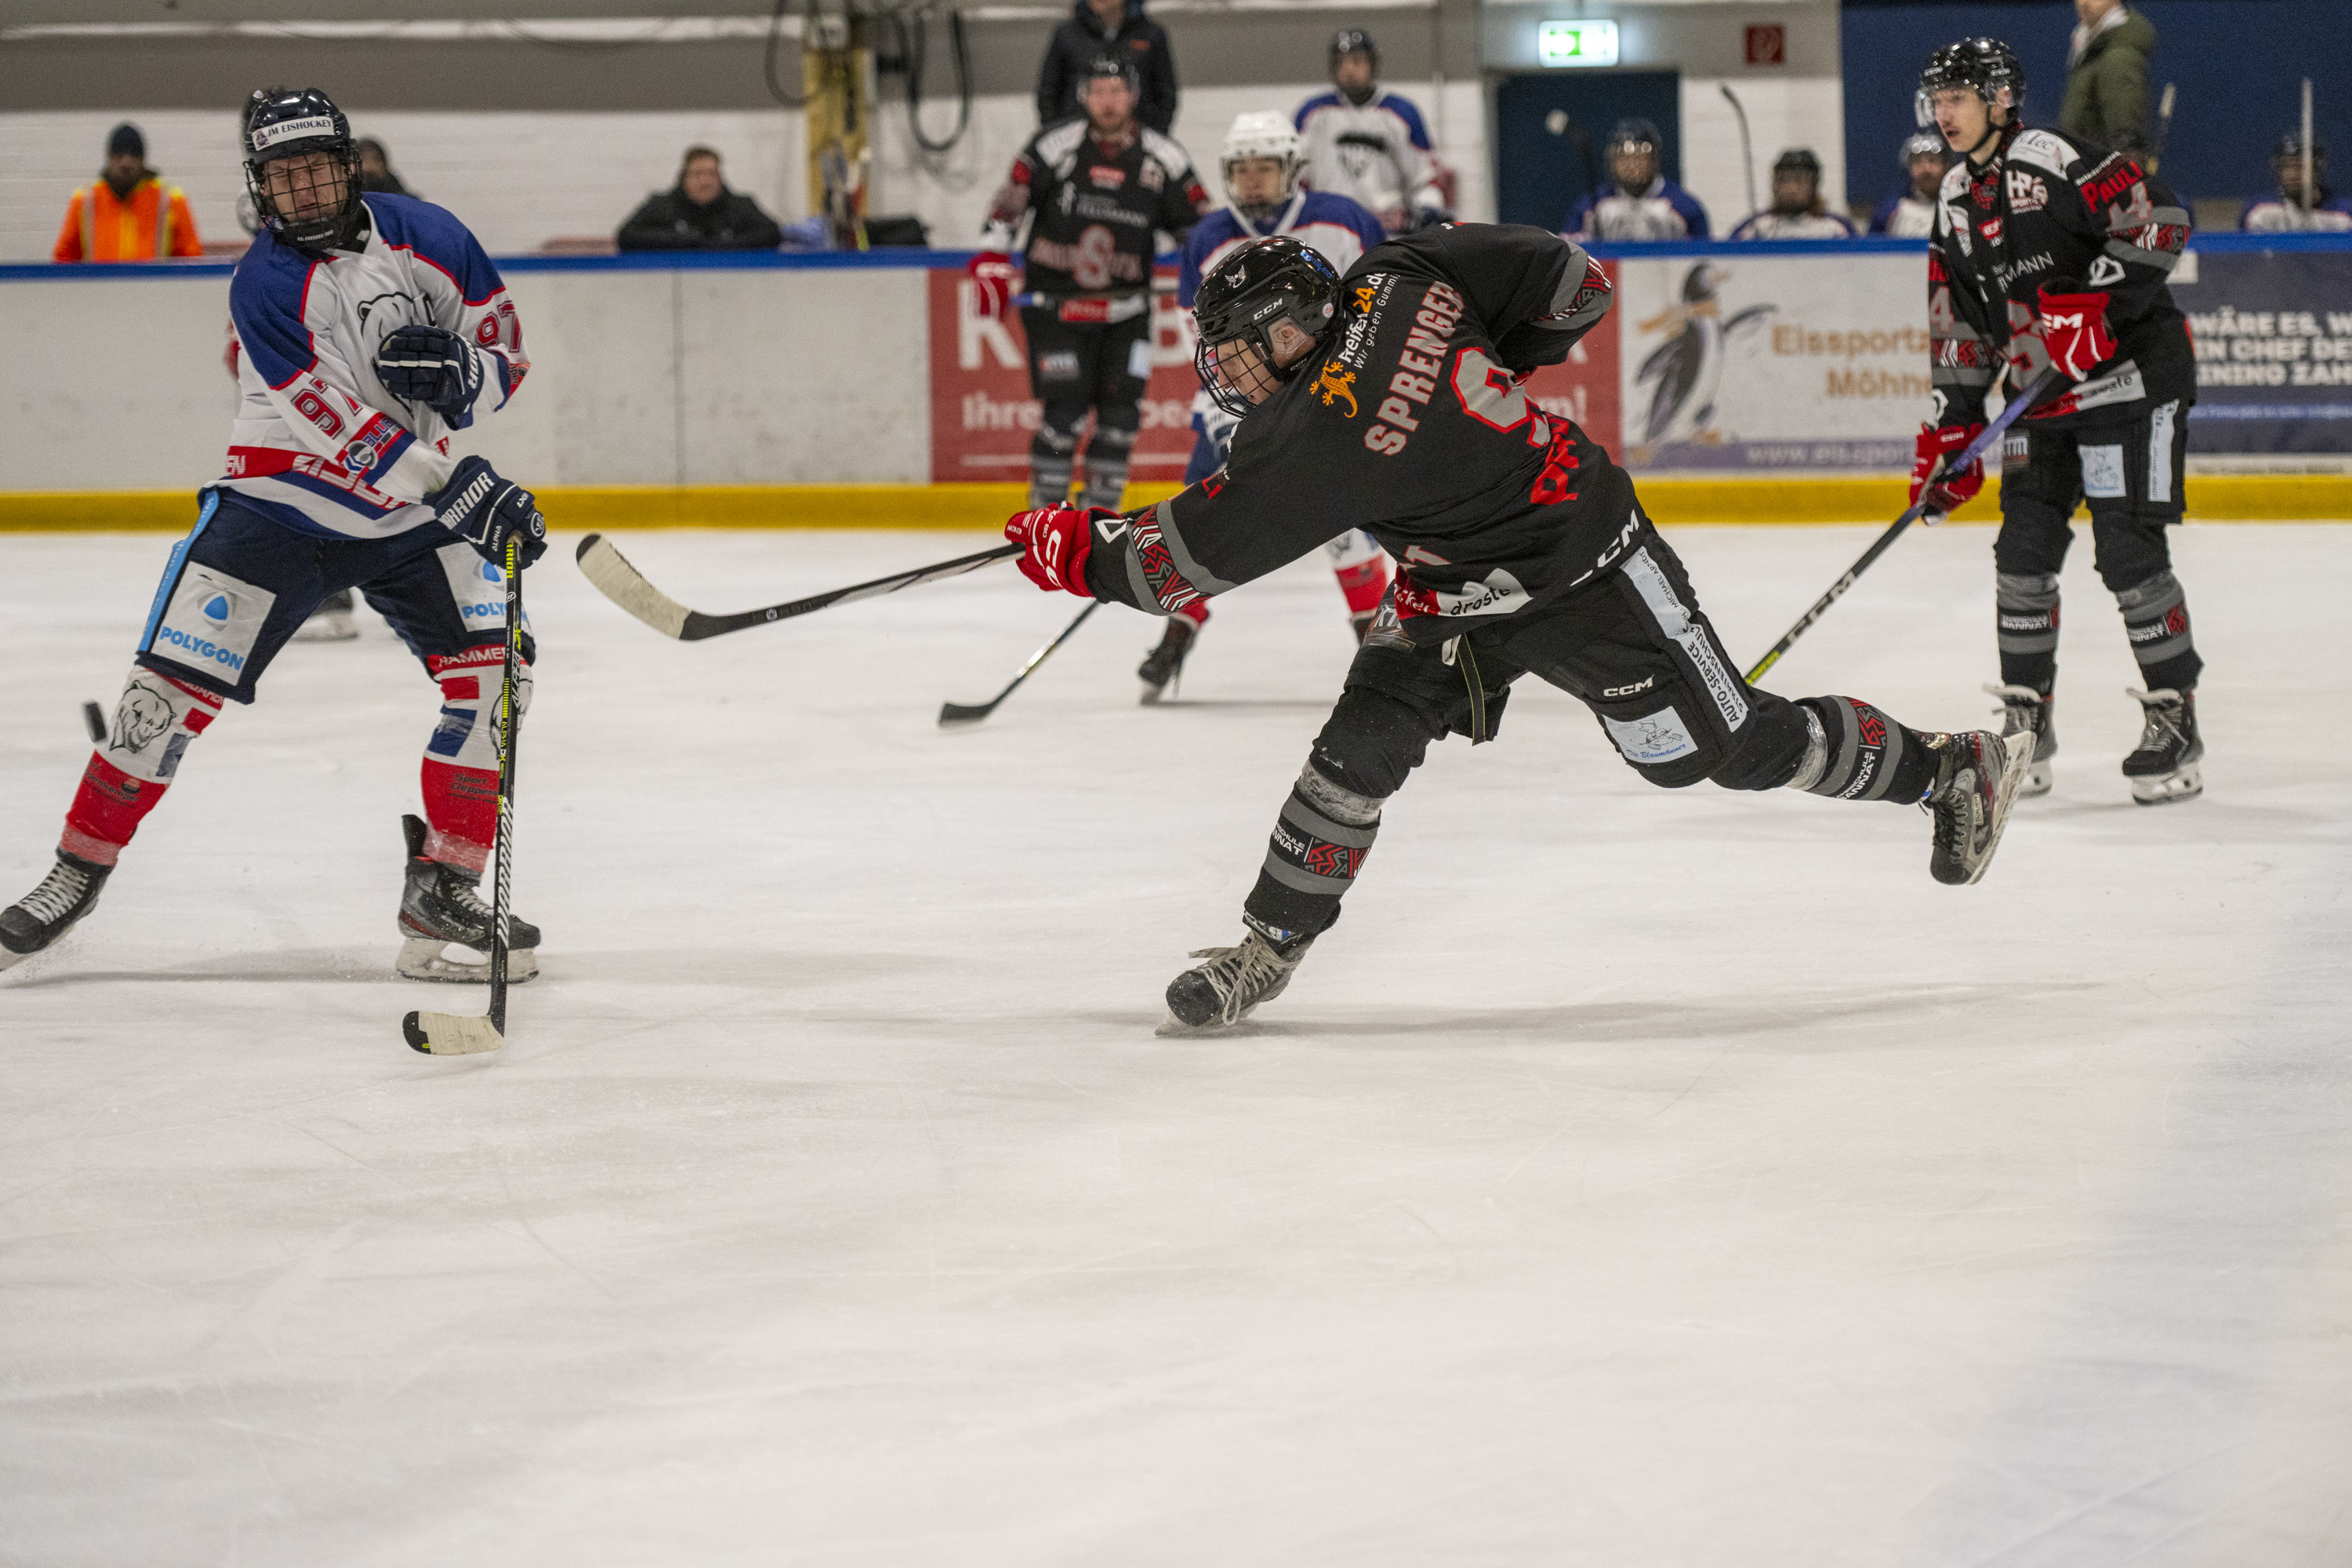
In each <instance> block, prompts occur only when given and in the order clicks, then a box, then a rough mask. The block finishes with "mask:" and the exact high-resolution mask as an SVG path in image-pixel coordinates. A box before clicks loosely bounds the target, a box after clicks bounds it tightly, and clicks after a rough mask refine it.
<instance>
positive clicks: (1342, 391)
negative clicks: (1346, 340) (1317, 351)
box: [1315, 360, 1356, 419]
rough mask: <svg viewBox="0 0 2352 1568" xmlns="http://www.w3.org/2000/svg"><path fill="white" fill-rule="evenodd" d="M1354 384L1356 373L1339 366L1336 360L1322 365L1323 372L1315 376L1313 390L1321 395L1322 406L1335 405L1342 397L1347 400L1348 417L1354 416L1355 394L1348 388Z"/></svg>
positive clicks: (1329, 406)
mask: <svg viewBox="0 0 2352 1568" xmlns="http://www.w3.org/2000/svg"><path fill="white" fill-rule="evenodd" d="M1355 384H1356V373H1355V372H1354V371H1352V370H1346V369H1343V368H1341V366H1340V364H1339V361H1338V360H1333V361H1331V362H1330V363H1328V364H1326V365H1324V367H1323V374H1321V375H1318V376H1317V377H1316V378H1315V390H1316V391H1317V392H1319V393H1321V394H1322V395H1323V406H1324V407H1326V408H1331V407H1336V406H1337V405H1338V403H1339V399H1340V398H1342V397H1344V398H1346V399H1347V400H1348V417H1349V418H1350V419H1353V418H1354V417H1355V416H1356V395H1355V394H1354V393H1353V392H1351V391H1349V388H1350V387H1352V386H1354V385H1355Z"/></svg>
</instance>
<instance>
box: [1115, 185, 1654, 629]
mask: <svg viewBox="0 0 2352 1568" xmlns="http://www.w3.org/2000/svg"><path fill="white" fill-rule="evenodd" d="M1610 299H1611V296H1610V289H1609V283H1608V280H1607V279H1606V278H1605V277H1604V276H1603V274H1602V272H1601V268H1600V267H1599V266H1598V265H1597V264H1595V263H1594V262H1593V261H1592V260H1591V258H1590V257H1588V256H1587V255H1586V254H1585V253H1584V252H1583V250H1582V249H1580V247H1577V246H1575V245H1573V244H1571V243H1570V242H1569V241H1567V240H1564V239H1562V238H1560V237H1559V236H1558V235H1556V234H1553V233H1551V232H1550V231H1549V230H1548V229H1540V228H1528V227H1520V226H1498V225H1492V224H1463V225H1452V226H1445V227H1443V228H1434V229H1425V230H1423V231H1421V232H1419V233H1415V234H1411V235H1407V236H1404V237H1401V238H1398V239H1394V240H1391V241H1390V242H1389V243H1387V244H1385V245H1381V246H1379V247H1374V248H1373V249H1372V250H1371V251H1370V252H1368V253H1367V254H1366V255H1365V256H1364V258H1362V259H1361V260H1360V261H1359V262H1358V263H1357V264H1356V265H1355V266H1354V267H1353V268H1350V269H1349V272H1348V274H1347V276H1346V277H1345V278H1344V279H1342V280H1341V282H1340V287H1339V317H1338V320H1337V322H1336V324H1335V325H1334V326H1333V327H1332V329H1331V330H1330V331H1328V332H1327V333H1325V335H1324V336H1323V339H1322V341H1321V342H1320V344H1319V346H1318V352H1317V353H1316V354H1315V355H1314V356H1313V357H1312V358H1310V359H1308V360H1307V362H1306V363H1305V364H1304V365H1303V366H1302V367H1301V369H1300V370H1299V372H1298V374H1297V375H1295V376H1294V377H1293V378H1292V379H1291V380H1290V381H1288V382H1286V383H1285V384H1283V386H1282V387H1281V389H1280V390H1278V391H1277V392H1276V394H1275V395H1273V396H1272V397H1271V398H1269V399H1268V400H1267V401H1266V402H1265V403H1263V404H1261V405H1258V406H1257V407H1255V408H1254V409H1252V410H1251V411H1250V412H1249V415H1248V416H1247V417H1245V418H1244V419H1243V421H1242V423H1241V427H1240V428H1239V430H1237V431H1236V432H1235V433H1234V445H1233V455H1232V457H1231V458H1230V460H1229V461H1228V462H1227V464H1226V466H1225V467H1224V468H1221V469H1219V470H1218V471H1217V472H1216V473H1214V474H1212V475H1211V476H1209V477H1208V478H1207V479H1203V480H1202V481H1201V482H1200V483H1199V484H1196V485H1193V486H1192V487H1191V488H1189V489H1185V490H1184V491H1183V492H1182V493H1181V494H1180V495H1177V496H1176V497H1174V498H1173V499H1171V500H1167V501H1163V502H1161V503H1160V505H1159V506H1156V507H1152V508H1149V509H1146V510H1141V511H1138V512H1135V513H1132V514H1130V515H1129V517H1128V518H1126V519H1124V520H1121V521H1117V522H1111V521H1105V522H1103V523H1100V524H1098V525H1097V547H1096V548H1095V549H1094V551H1093V552H1091V553H1090V554H1089V556H1088V558H1087V585H1088V586H1089V587H1090V588H1092V589H1093V590H1094V592H1095V594H1096V596H1097V597H1098V598H1106V599H1117V600H1119V601H1120V602H1122V603H1125V604H1129V605H1135V606H1136V607H1138V608H1139V609H1145V610H1153V611H1158V612H1160V613H1162V614H1173V613H1175V612H1176V611H1178V610H1181V609H1182V608H1183V607H1184V606H1185V605H1189V604H1191V603H1192V602H1193V601H1194V600H1196V599H1199V598H1202V597H1203V596H1205V595H1213V594H1220V593H1223V592H1224V591H1225V590H1227V589H1229V588H1232V587H1234V586H1236V585H1238V584H1243V583H1246V582H1248V581H1250V580H1251V579H1252V578H1255V577H1261V576H1264V575H1265V574H1266V573H1268V572H1271V571H1273V570H1275V569H1276V567H1278V566H1281V565H1283V564H1285V563H1287V562H1290V561H1294V560H1297V558H1298V557H1299V556H1301V555H1304V554H1306V553H1307V552H1309V551H1311V550H1313V549H1315V548H1317V547H1318V546H1319V545H1321V544H1322V543H1323V542H1325V541H1326V540H1328V539H1329V538H1331V537H1332V536H1333V535H1334V534H1337V533H1339V532H1340V531H1342V530H1345V529H1349V528H1361V529H1365V530H1367V531H1370V534H1371V535H1372V537H1373V538H1374V539H1377V540H1378V541H1380V542H1381V546H1382V548H1384V549H1386V550H1387V551H1388V552H1389V553H1390V554H1391V555H1392V556H1394V557H1395V558H1396V559H1397V561H1398V563H1399V564H1400V566H1401V568H1402V575H1401V577H1400V582H1399V591H1400V595H1411V596H1412V600H1413V601H1414V602H1415V603H1416V604H1417V605H1418V608H1419V614H1418V615H1417V616H1412V618H1409V619H1408V621H1407V626H1408V630H1409V635H1412V636H1413V637H1416V638H1420V639H1423V640H1426V639H1427V638H1428V637H1432V636H1440V637H1445V636H1452V635H1454V633H1456V632H1460V631H1463V630H1465V629H1466V628H1467V626H1469V625H1470V624H1472V623H1474V622H1476V621H1479V620H1482V619H1484V618H1486V617H1491V616H1507V615H1512V614H1515V613H1517V612H1518V611H1520V610H1524V609H1526V608H1527V607H1528V606H1529V605H1534V604H1538V603H1540V602H1542V601H1544V600H1546V599H1547V598H1549V597H1551V596H1553V595H1557V594H1559V593H1561V592H1564V591H1565V590H1567V589H1568V588H1570V587H1572V586H1574V585H1575V584H1578V583H1580V582H1583V581H1584V580H1586V579H1587V578H1589V577H1591V576H1592V575H1593V574H1595V573H1597V572H1599V571H1601V570H1602V569H1603V568H1605V567H1606V566H1608V565H1609V564H1610V563H1612V562H1613V561H1614V560H1615V559H1616V558H1617V556H1618V555H1619V554H1621V553H1622V552H1623V550H1624V548H1625V546H1626V545H1627V544H1628V543H1629V542H1631V541H1632V540H1633V539H1634V538H1635V537H1636V536H1637V535H1638V533H1639V532H1640V527H1639V519H1638V514H1637V512H1636V511H1635V509H1634V503H1633V480H1632V479H1630V478H1629V477H1628V476H1627V475H1626V473H1625V471H1624V470H1623V469H1622V468H1618V467H1617V466H1616V465H1615V464H1614V463H1612V462H1611V461H1610V460H1609V455H1608V454H1607V453H1606V452H1604V451H1602V450H1601V447H1600V446H1599V445H1597V444H1596V443H1595V442H1594V441H1593V440H1592V439H1591V437H1589V436H1587V435H1586V434H1585V433H1584V432H1583V431H1582V430H1580V429H1579V428H1578V427H1577V426H1575V425H1574V424H1573V423H1571V422H1570V421H1569V420H1567V419H1565V418H1561V417H1559V416H1554V415H1549V414H1546V413H1545V412H1544V411H1543V410H1541V409H1539V408H1538V407H1536V406H1535V405H1533V404H1532V403H1530V402H1529V401H1528V398H1527V396H1526V395H1525V394H1524V393H1523V392H1522V391H1521V390H1520V388H1519V386H1518V384H1517V383H1518V380H1519V378H1520V377H1521V376H1523V375H1524V374H1526V373H1528V371H1531V370H1533V369H1535V368H1536V367H1537V366H1538V365H1546V364H1557V363H1559V362H1560V361H1561V360H1563V359H1565V358H1567V357H1568V352H1569V349H1570V345H1572V344H1573V343H1574V342H1576V340H1577V339H1579V338H1580V337H1582V336H1583V335H1584V334H1585V333H1586V332H1587V331H1591V328H1592V327H1593V326H1594V324H1596V323H1597V322H1598V321H1600V320H1601V317H1602V316H1603V315H1605V314H1606V313H1607V312H1608V310H1609V305H1610ZM1105 534H1108V535H1111V536H1112V537H1109V538H1104V537H1102V536H1103V535H1105ZM1114 544H1115V545H1118V546H1119V548H1106V546H1109V545H1114Z"/></svg>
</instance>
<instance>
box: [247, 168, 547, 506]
mask: <svg viewBox="0 0 2352 1568" xmlns="http://www.w3.org/2000/svg"><path fill="white" fill-rule="evenodd" d="M363 199H364V201H365V203H366V205H367V209H368V214H369V217H370V224H369V232H368V234H367V237H365V238H364V239H363V240H362V241H361V243H360V247H359V248H358V249H357V250H338V251H334V252H332V253H331V254H330V255H328V256H327V257H325V258H323V259H322V258H314V257H310V256H307V255H305V254H303V253H302V252H301V251H299V250H296V249H295V248H294V247H291V246H289V245H286V244H283V243H281V242H280V241H279V240H278V237H277V235H276V234H275V232H274V231H270V230H264V231H263V232H262V234H261V236H260V237H258V238H257V239H256V240H255V241H254V242H253V247H252V248H251V249H249V250H247V252H246V253H245V255H244V257H243V258H242V259H240V260H239V261H238V262H237V264H236V276H235V277H234V278H233V279H230V281H229V289H228V305H229V321H230V323H231V325H232V326H233V327H234V328H235V329H236V337H237V342H239V343H240V344H241V345H242V346H243V348H244V351H245V352H244V354H243V356H242V363H240V365H239V366H238V370H237V386H238V389H239V390H240V392H241V393H242V394H243V396H244V402H243V403H242V405H240V406H239V407H238V409H237V416H236V424H235V425H234V426H231V429H230V434H229V447H228V465H227V473H226V477H224V478H223V479H221V481H220V488H221V489H230V490H235V491H236V492H237V494H238V495H240V496H242V497H244V498H245V499H246V500H248V501H250V502H251V503H253V505H254V506H255V508H256V509H257V510H260V511H262V512H264V513H266V514H267V515H268V516H269V517H271V518H273V519H274V520H276V521H279V522H282V523H284V524H286V525H287V526H288V527H289V528H292V529H296V530H298V531H302V532H305V533H315V534H321V535H324V536H326V537H329V538H348V539H384V538H389V537H390V536H392V535H394V534H396V533H405V532H406V531H409V530H410V529H412V528H415V527H417V526H418V525H420V524H422V523H426V522H430V521H433V510H432V509H431V508H430V507H426V506H422V505H419V504H418V502H419V501H420V500H422V499H423V497H424V496H425V495H426V494H427V493H428V492H430V491H433V490H436V489H439V488H440V487H441V485H442V484H443V483H444V482H445V481H446V479H448V477H449V471H450V469H451V468H454V467H455V466H456V464H455V461H454V460H453V459H452V458H450V456H449V440H448V437H449V432H450V431H451V430H453V429H461V428H463V427H465V426H468V425H471V424H472V423H473V421H474V417H475V416H476V415H479V414H487V413H492V412H495V411H496V410H498V409H500V408H503V407H505V406H506V405H507V402H508V400H509V398H511V397H513V395H514V394H515V389H516V388H517V387H519V386H520V385H521V384H522V378H523V374H524V373H525V372H526V371H528V370H529V369H530V361H529V360H528V359H526V358H525V357H524V356H523V352H522V325H521V322H520V320H519V319H518V318H517V316H516V315H515V308H514V301H513V300H509V298H508V297H507V291H506V285H505V283H504V282H502V281H501V280H500V279H499V270H498V268H495V267H493V266H491V265H490V258H488V256H486V255H484V254H483V253H482V247H481V246H480V245H479V244H478V242H477V241H476V240H475V238H474V237H473V235H472V234H471V233H470V232H469V231H468V230H467V227H466V226H465V225H464V224H462V223H459V222H458V221H457V219H456V218H454V217H452V216H449V214H447V213H446V212H444V211H443V210H442V209H441V208H439V207H436V206H435V205H432V204H430V203H429V202H420V201H418V200H416V199H415V198H414V197H412V196H395V195H373V194H371V195H368V196H366V197H365V198H363ZM404 326H436V327H444V328H446V329H447V330H448V331H453V332H456V333H457V335H458V336H459V337H461V338H463V339H464V340H465V341H466V342H468V343H471V344H472V345H473V347H474V349H475V350H476V352H477V353H479V354H480V355H481V356H482V360H483V366H482V369H483V377H482V394H481V397H480V400H479V401H478V402H477V403H476V404H475V405H474V407H473V409H472V410H471V411H470V412H468V413H467V414H466V415H465V416H461V417H460V418H459V419H458V420H457V424H456V425H454V426H453V425H451V424H449V423H448V422H446V421H445V420H444V419H443V418H442V417H441V416H439V415H438V414H436V413H435V412H434V411H433V410H432V409H430V408H427V407H425V405H422V404H411V403H405V402H403V401H402V400H401V399H399V398H397V397H394V395H392V394H391V393H389V392H387V391H385V390H384V387H383V382H381V381H379V380H378V379H377V378H376V372H375V356H376V351H377V349H378V348H379V347H380V346H381V345H382V344H383V340H384V337H385V336H386V334H388V333H390V332H391V331H393V330H394V328H396V327H404Z"/></svg>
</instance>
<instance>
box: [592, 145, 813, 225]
mask: <svg viewBox="0 0 2352 1568" xmlns="http://www.w3.org/2000/svg"><path fill="white" fill-rule="evenodd" d="M619 241H620V247H621V248H622V249H623V250H773V249H775V248H776V247H778V246H780V245H782V244H783V242H784V232H783V230H782V229H781V228H778V227H777V226H776V220H775V219H774V218H772V217H770V216H768V215H767V214H766V213H763V212H761V210H760V204H759V203H757V202H755V201H753V200H752V199H751V197H749V196H747V195H743V194H742V193H741V192H740V191H730V190H729V189H728V188H727V182H726V180H725V179H723V178H721V177H720V175H719V154H718V153H714V152H712V151H711V150H710V149H709V148H708V147H688V149H687V150H686V158H685V161H684V162H683V163H680V165H679V166H678V171H677V184H675V185H673V186H671V187H670V188H669V189H668V190H666V191H656V192H655V193H654V194H653V195H649V196H647V197H646V202H645V205H643V206H641V207H639V208H638V209H637V210H636V211H635V212H633V213H631V214H630V215H629V221H628V222H626V223H625V224H623V225H622V226H621V232H620V235H619Z"/></svg>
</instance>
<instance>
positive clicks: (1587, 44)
mask: <svg viewBox="0 0 2352 1568" xmlns="http://www.w3.org/2000/svg"><path fill="white" fill-rule="evenodd" d="M1536 58H1537V59H1538V61H1539V62H1541V63H1542V64H1544V65H1548V66H1613V65H1615V64H1616V63H1617V24H1616V23H1614V22H1539V23H1538V24H1537V25H1536Z"/></svg>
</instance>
